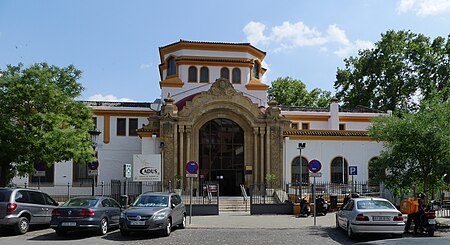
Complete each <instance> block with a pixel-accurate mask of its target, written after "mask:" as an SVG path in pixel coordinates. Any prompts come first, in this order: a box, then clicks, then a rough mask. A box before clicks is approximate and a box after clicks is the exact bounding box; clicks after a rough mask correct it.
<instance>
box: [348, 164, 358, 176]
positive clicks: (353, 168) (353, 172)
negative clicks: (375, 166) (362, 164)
mask: <svg viewBox="0 0 450 245" xmlns="http://www.w3.org/2000/svg"><path fill="white" fill-rule="evenodd" d="M348 174H349V175H358V166H348Z"/></svg>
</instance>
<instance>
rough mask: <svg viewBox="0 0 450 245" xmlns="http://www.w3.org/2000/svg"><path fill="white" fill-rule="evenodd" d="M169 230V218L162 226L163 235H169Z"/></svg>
mask: <svg viewBox="0 0 450 245" xmlns="http://www.w3.org/2000/svg"><path fill="white" fill-rule="evenodd" d="M171 231H172V221H171V220H170V219H168V220H167V223H166V226H165V227H164V230H163V235H164V236H169V235H170V232H171Z"/></svg>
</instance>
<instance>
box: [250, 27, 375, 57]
mask: <svg viewBox="0 0 450 245" xmlns="http://www.w3.org/2000/svg"><path fill="white" fill-rule="evenodd" d="M265 30H266V26H265V25H264V24H263V23H260V22H254V21H251V22H249V23H248V24H247V25H246V26H245V27H244V28H243V31H244V33H245V34H246V35H247V40H248V41H249V42H250V43H252V44H253V45H257V44H264V45H266V46H269V47H270V48H271V49H272V50H273V52H280V51H285V50H289V49H293V48H297V47H305V46H321V47H320V51H321V52H325V51H328V47H325V46H324V45H327V44H337V45H338V46H339V49H338V50H337V51H335V52H333V53H334V54H336V55H338V56H346V55H348V54H351V53H353V52H355V51H357V50H358V48H367V47H373V44H372V43H371V42H369V41H364V40H356V41H354V42H352V41H350V40H349V39H348V37H347V34H346V33H345V31H344V30H343V29H341V28H339V27H338V26H337V25H336V24H332V25H329V26H328V28H327V29H326V31H325V32H321V31H320V30H317V29H316V28H314V27H309V26H307V25H306V24H305V23H303V22H301V21H299V22H297V23H290V22H289V21H285V22H283V23H282V24H281V25H279V26H274V27H272V28H271V29H270V32H268V33H266V34H265V33H264V31H265ZM269 47H268V48H269Z"/></svg>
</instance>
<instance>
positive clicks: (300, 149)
mask: <svg viewBox="0 0 450 245" xmlns="http://www.w3.org/2000/svg"><path fill="white" fill-rule="evenodd" d="M297 148H298V150H299V151H300V156H299V160H300V197H303V196H302V188H303V158H302V149H305V148H306V143H305V142H299V143H298V146H297Z"/></svg>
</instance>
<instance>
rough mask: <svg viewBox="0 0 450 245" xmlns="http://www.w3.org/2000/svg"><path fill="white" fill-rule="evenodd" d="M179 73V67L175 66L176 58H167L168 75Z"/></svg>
mask: <svg viewBox="0 0 450 245" xmlns="http://www.w3.org/2000/svg"><path fill="white" fill-rule="evenodd" d="M176 73H177V67H176V66H175V58H174V57H170V58H169V60H167V76H170V75H175V74H176Z"/></svg>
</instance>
